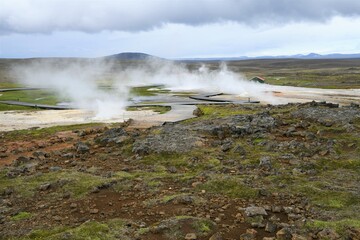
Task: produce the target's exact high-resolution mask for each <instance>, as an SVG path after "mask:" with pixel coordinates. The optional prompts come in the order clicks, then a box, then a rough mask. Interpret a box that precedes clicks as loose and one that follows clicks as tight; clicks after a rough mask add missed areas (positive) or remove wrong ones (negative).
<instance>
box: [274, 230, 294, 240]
mask: <svg viewBox="0 0 360 240" xmlns="http://www.w3.org/2000/svg"><path fill="white" fill-rule="evenodd" d="M276 239H278V240H291V232H290V230H289V229H288V228H282V229H280V230H279V231H277V233H276Z"/></svg>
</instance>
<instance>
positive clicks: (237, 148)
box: [234, 145, 246, 156]
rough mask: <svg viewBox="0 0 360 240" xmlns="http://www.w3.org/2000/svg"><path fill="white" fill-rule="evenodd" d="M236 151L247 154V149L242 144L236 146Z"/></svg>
mask: <svg viewBox="0 0 360 240" xmlns="http://www.w3.org/2000/svg"><path fill="white" fill-rule="evenodd" d="M234 153H239V154H240V156H246V150H245V148H243V147H242V146H241V145H236V147H235V148H234Z"/></svg>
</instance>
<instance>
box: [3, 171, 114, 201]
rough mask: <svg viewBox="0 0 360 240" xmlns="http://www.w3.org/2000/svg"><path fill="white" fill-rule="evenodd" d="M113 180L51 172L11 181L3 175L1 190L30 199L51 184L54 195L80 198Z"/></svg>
mask: <svg viewBox="0 0 360 240" xmlns="http://www.w3.org/2000/svg"><path fill="white" fill-rule="evenodd" d="M59 180H62V181H64V182H65V184H61V185H59V184H58V182H59ZM111 180H114V179H108V178H102V177H99V176H94V175H91V174H87V173H80V172H75V171H62V172H51V173H45V174H41V175H32V176H23V177H17V178H13V179H9V178H7V177H6V176H5V174H2V175H1V176H0V189H6V188H13V189H14V190H15V191H16V193H17V194H19V195H21V197H23V198H30V197H32V196H33V195H34V194H35V192H36V191H38V189H39V187H40V186H41V185H43V184H47V183H51V184H53V186H54V188H56V190H57V191H56V193H54V194H62V193H65V192H68V193H70V194H71V196H72V197H73V198H80V197H82V196H84V195H86V194H87V193H88V192H89V191H91V190H92V189H93V188H94V187H96V186H99V185H101V184H103V183H106V182H110V181H111ZM57 186H59V187H57Z"/></svg>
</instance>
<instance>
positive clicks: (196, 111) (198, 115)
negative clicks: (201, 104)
mask: <svg viewBox="0 0 360 240" xmlns="http://www.w3.org/2000/svg"><path fill="white" fill-rule="evenodd" d="M193 115H194V116H197V117H201V116H203V115H204V112H203V111H202V110H201V109H200V108H198V107H197V108H196V109H195V110H194V111H193Z"/></svg>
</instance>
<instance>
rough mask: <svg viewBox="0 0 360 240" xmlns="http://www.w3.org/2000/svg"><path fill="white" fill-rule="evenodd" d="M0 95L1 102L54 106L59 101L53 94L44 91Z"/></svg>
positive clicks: (24, 91)
mask: <svg viewBox="0 0 360 240" xmlns="http://www.w3.org/2000/svg"><path fill="white" fill-rule="evenodd" d="M1 94H2V95H1V96H0V100H1V101H20V102H28V103H37V104H48V105H56V103H58V102H59V101H60V100H59V99H58V97H57V96H56V93H55V92H53V91H46V90H20V91H10V92H2V93H1Z"/></svg>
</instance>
